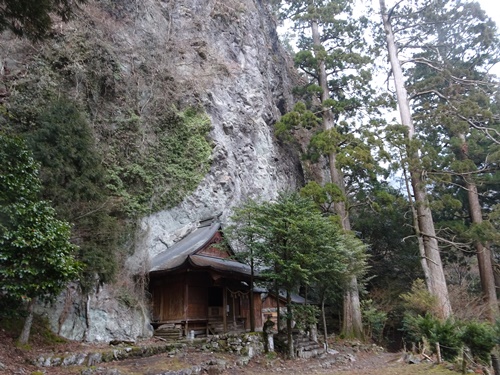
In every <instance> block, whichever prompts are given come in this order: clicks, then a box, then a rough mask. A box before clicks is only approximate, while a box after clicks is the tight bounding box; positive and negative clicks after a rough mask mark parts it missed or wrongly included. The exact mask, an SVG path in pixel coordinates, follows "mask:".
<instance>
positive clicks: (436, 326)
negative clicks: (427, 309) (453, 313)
mask: <svg viewBox="0 0 500 375" xmlns="http://www.w3.org/2000/svg"><path fill="white" fill-rule="evenodd" d="M404 331H405V333H406V334H407V337H408V338H410V340H412V341H414V342H416V343H421V342H422V340H423V339H424V338H425V339H426V340H427V341H428V342H429V343H430V344H431V345H436V343H439V345H440V348H441V354H442V356H443V358H444V359H445V360H449V361H451V360H454V359H456V357H457V356H458V355H459V354H460V351H461V349H462V347H463V346H464V345H465V346H467V347H468V348H469V349H470V351H471V354H472V356H473V358H474V359H475V360H478V361H480V362H481V363H483V364H488V363H489V362H490V355H491V351H492V350H493V348H494V347H495V345H496V340H497V337H498V336H497V332H496V331H495V329H494V327H493V326H492V325H491V324H490V323H487V322H478V321H467V322H462V321H456V320H453V319H447V320H444V321H441V320H439V319H437V318H435V317H433V316H432V315H430V314H425V315H423V316H422V315H417V316H412V315H406V316H405V319H404Z"/></svg>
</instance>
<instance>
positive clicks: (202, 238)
mask: <svg viewBox="0 0 500 375" xmlns="http://www.w3.org/2000/svg"><path fill="white" fill-rule="evenodd" d="M219 229H220V223H212V224H210V225H206V226H202V227H199V228H198V229H196V230H195V231H193V232H191V233H190V234H188V235H187V236H186V237H184V238H183V239H182V240H180V241H179V242H176V243H175V244H174V245H173V246H171V247H170V248H168V249H167V250H165V251H163V252H161V253H160V254H158V255H156V256H155V257H154V258H153V259H152V260H151V267H150V269H149V272H154V271H167V270H173V269H176V268H178V267H180V266H182V265H183V264H184V262H185V261H186V259H187V257H188V256H189V255H191V254H194V253H195V252H196V251H197V250H199V249H201V248H202V247H203V246H205V245H206V244H207V243H208V241H210V240H211V239H212V238H213V236H214V235H215V233H217V231H218V230H219Z"/></svg>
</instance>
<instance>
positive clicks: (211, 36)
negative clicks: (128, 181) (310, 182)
mask: <svg viewBox="0 0 500 375" xmlns="http://www.w3.org/2000/svg"><path fill="white" fill-rule="evenodd" d="M166 21H167V20H164V21H163V22H166ZM158 22H159V21H158ZM168 22H170V34H169V35H170V39H169V40H170V42H171V43H172V44H173V45H175V46H183V47H182V48H181V49H180V50H177V51H174V54H173V56H172V57H171V58H172V59H173V60H174V61H175V63H174V64H173V65H174V69H175V73H174V74H175V76H176V77H178V79H180V80H181V81H183V84H195V85H200V86H201V87H202V89H201V90H199V96H200V100H201V101H202V103H203V106H204V108H205V109H206V110H207V112H208V114H209V115H210V117H211V119H212V125H213V129H212V132H211V137H212V139H213V141H214V144H215V147H214V149H213V164H212V168H211V170H210V173H209V174H208V175H207V176H206V177H205V179H204V180H203V182H202V183H201V184H200V186H199V187H198V189H197V190H196V191H195V192H194V194H192V195H190V196H189V197H187V198H186V199H185V200H184V201H183V202H182V204H180V205H179V206H178V207H176V208H174V209H171V210H168V211H162V212H158V213H156V214H154V215H151V216H149V217H147V218H144V220H142V222H141V230H142V234H143V238H142V242H141V243H140V245H139V246H138V250H139V251H140V250H145V251H146V252H147V254H143V255H142V256H143V259H147V256H148V255H149V256H154V255H156V254H157V253H158V252H160V251H163V250H164V249H165V244H167V245H171V244H172V243H173V242H175V241H176V240H178V239H179V238H180V237H182V236H183V235H184V234H186V232H188V231H190V230H191V229H192V228H193V226H195V225H196V224H197V221H198V220H200V219H202V218H206V217H210V216H214V215H222V216H221V219H222V221H223V222H225V221H226V220H227V217H228V215H229V213H230V210H231V207H233V206H234V205H238V204H239V203H241V202H242V201H243V200H245V199H247V198H258V199H263V200H269V199H272V198H273V197H275V196H276V194H277V192H278V191H281V190H284V189H287V188H288V189H289V188H293V187H295V186H297V185H298V184H299V183H300V181H301V179H302V174H301V171H300V169H299V168H300V163H299V162H298V160H297V157H296V156H294V155H293V154H291V153H290V152H288V151H287V150H286V149H284V148H282V147H280V146H279V144H278V143H277V142H276V139H275V138H274V137H273V130H272V125H273V123H274V122H275V121H277V120H278V118H279V116H280V115H281V114H283V113H284V112H285V111H286V110H288V109H290V105H291V86H292V83H291V81H290V78H289V76H288V73H289V71H290V70H289V68H290V65H289V61H288V60H287V59H286V56H285V55H284V53H283V50H282V48H281V46H280V44H279V41H278V37H277V34H276V29H275V28H276V25H275V23H274V21H273V19H272V17H271V16H270V14H269V12H268V10H267V8H266V5H265V1H248V0H247V1H232V2H231V1H229V2H228V1H208V2H207V3H206V4H203V5H201V4H200V2H198V1H181V2H175V5H174V6H172V8H171V9H170V10H169V13H168ZM197 91H198V90H197ZM160 239H161V240H162V241H160ZM133 261H137V258H135V259H134V260H133ZM133 261H131V262H129V264H130V265H131V266H132V267H133V264H132V263H133Z"/></svg>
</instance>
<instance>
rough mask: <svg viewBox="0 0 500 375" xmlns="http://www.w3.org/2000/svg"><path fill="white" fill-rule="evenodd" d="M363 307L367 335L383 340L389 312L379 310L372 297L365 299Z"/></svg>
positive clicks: (362, 312)
mask: <svg viewBox="0 0 500 375" xmlns="http://www.w3.org/2000/svg"><path fill="white" fill-rule="evenodd" d="M361 309H362V310H361V314H362V317H363V327H364V329H365V337H371V338H373V339H374V340H377V341H379V342H380V341H382V339H383V334H384V327H385V323H386V321H387V313H386V312H384V311H380V310H378V309H377V308H376V307H375V306H374V303H373V301H372V300H371V299H370V300H366V301H363V302H362V303H361Z"/></svg>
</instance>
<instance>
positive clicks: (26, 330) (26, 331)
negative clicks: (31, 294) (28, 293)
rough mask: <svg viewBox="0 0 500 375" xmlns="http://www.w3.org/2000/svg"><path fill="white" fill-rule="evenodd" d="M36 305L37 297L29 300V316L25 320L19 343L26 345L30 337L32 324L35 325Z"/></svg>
mask: <svg viewBox="0 0 500 375" xmlns="http://www.w3.org/2000/svg"><path fill="white" fill-rule="evenodd" d="M34 307H35V298H33V299H31V300H30V301H29V302H28V316H27V317H26V320H25V321H24V326H23V330H22V332H21V336H19V344H21V345H26V344H27V343H28V340H29V338H30V332H31V326H32V325H33V309H34Z"/></svg>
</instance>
